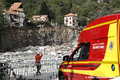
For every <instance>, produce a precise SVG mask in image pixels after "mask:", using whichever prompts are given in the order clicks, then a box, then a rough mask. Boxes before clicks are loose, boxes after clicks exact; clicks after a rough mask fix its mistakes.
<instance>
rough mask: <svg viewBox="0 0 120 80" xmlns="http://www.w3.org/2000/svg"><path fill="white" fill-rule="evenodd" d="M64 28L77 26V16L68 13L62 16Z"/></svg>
mask: <svg viewBox="0 0 120 80" xmlns="http://www.w3.org/2000/svg"><path fill="white" fill-rule="evenodd" d="M64 25H65V26H78V16H77V14H73V13H69V14H66V15H65V16H64Z"/></svg>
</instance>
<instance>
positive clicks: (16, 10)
mask: <svg viewBox="0 0 120 80" xmlns="http://www.w3.org/2000/svg"><path fill="white" fill-rule="evenodd" d="M3 11H4V18H5V19H6V20H7V21H8V22H9V24H10V26H19V27H21V26H23V23H24V18H25V14H24V12H23V5H22V3H21V2H16V3H13V4H12V5H11V7H10V9H9V10H6V9H4V10H3Z"/></svg>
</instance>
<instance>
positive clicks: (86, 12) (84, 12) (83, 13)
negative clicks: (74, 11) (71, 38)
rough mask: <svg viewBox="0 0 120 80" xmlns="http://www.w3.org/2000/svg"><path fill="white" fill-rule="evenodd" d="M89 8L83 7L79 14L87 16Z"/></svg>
mask: <svg viewBox="0 0 120 80" xmlns="http://www.w3.org/2000/svg"><path fill="white" fill-rule="evenodd" d="M89 11H90V10H89V9H88V8H84V9H83V10H82V12H81V15H82V16H85V17H88V14H89Z"/></svg>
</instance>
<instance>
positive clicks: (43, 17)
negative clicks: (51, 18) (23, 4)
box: [32, 15, 48, 22]
mask: <svg viewBox="0 0 120 80" xmlns="http://www.w3.org/2000/svg"><path fill="white" fill-rule="evenodd" d="M32 18H33V21H43V22H45V21H48V15H36V16H33V17H32Z"/></svg>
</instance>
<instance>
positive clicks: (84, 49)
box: [79, 45, 90, 60]
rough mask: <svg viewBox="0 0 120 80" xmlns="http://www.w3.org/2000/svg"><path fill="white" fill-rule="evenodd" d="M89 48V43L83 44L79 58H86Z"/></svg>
mask: <svg viewBox="0 0 120 80" xmlns="http://www.w3.org/2000/svg"><path fill="white" fill-rule="evenodd" d="M89 49H90V45H85V46H83V48H82V52H81V55H80V58H79V60H87V59H88V58H89Z"/></svg>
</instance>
